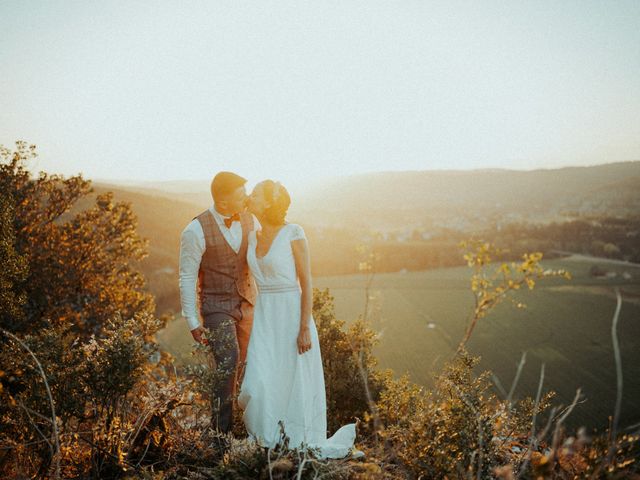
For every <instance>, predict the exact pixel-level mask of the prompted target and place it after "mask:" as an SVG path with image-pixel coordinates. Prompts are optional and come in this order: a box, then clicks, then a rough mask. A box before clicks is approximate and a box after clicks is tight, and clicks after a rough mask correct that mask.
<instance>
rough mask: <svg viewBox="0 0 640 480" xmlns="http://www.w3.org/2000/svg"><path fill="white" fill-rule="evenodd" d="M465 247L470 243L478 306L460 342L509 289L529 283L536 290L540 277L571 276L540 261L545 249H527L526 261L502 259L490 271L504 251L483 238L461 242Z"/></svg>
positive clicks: (466, 256)
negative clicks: (544, 266)
mask: <svg viewBox="0 0 640 480" xmlns="http://www.w3.org/2000/svg"><path fill="white" fill-rule="evenodd" d="M460 246H461V247H468V248H469V251H468V252H467V253H465V254H464V259H465V260H466V261H467V265H468V266H469V267H471V268H473V270H474V273H473V275H472V276H471V291H472V292H473V296H474V299H475V307H474V310H473V312H472V314H471V318H470V320H469V324H468V326H467V330H466V332H465V334H464V337H463V338H462V341H461V342H460V347H461V348H462V347H464V346H465V344H466V343H467V341H468V340H469V338H470V337H471V333H472V332H473V329H474V327H475V326H476V324H477V323H478V321H479V320H480V319H481V318H483V317H484V316H485V315H486V314H487V313H488V312H489V311H491V310H492V309H493V308H495V307H496V305H498V304H499V303H500V302H502V301H503V300H504V299H505V298H509V297H508V295H509V293H511V292H513V291H515V290H519V289H520V288H522V287H524V286H526V287H528V288H529V290H533V287H534V286H535V284H536V280H538V279H542V278H548V277H563V278H566V279H570V278H571V275H570V274H569V272H568V271H566V270H562V269H560V270H544V269H543V268H542V266H541V265H540V260H542V253H540V252H535V253H525V254H523V255H522V262H520V263H518V264H517V263H516V262H511V263H505V262H503V263H501V264H500V265H499V266H497V267H495V268H494V270H493V272H492V273H489V272H488V271H487V270H488V266H489V264H490V262H491V260H492V256H494V255H497V254H500V253H502V252H501V251H500V250H499V249H497V248H496V247H495V246H493V245H491V244H490V243H488V242H484V241H481V240H471V241H469V242H461V243H460ZM516 306H517V307H518V308H524V307H525V305H524V304H523V303H520V302H517V303H516Z"/></svg>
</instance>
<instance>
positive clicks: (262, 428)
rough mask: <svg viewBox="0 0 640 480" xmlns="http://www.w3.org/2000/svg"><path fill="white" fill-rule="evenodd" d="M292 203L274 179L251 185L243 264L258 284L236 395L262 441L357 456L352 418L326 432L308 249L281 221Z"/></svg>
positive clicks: (298, 232)
mask: <svg viewBox="0 0 640 480" xmlns="http://www.w3.org/2000/svg"><path fill="white" fill-rule="evenodd" d="M290 203H291V200H290V197H289V194H288V192H287V190H286V189H285V188H284V186H282V185H281V184H280V183H279V182H273V181H272V180H265V181H263V182H261V183H259V184H258V185H256V186H255V188H254V190H253V192H252V193H251V197H250V198H249V210H250V211H251V213H253V214H254V215H255V216H256V217H257V218H258V220H259V221H260V224H261V225H262V229H261V230H259V231H257V232H256V231H252V232H250V234H249V248H248V252H247V263H248V264H249V268H250V269H251V273H252V274H253V276H254V278H255V280H256V284H257V286H258V292H259V293H258V298H257V301H256V304H255V309H254V317H253V327H252V331H251V337H250V339H249V346H248V350H247V364H246V370H245V372H244V377H243V380H242V384H241V386H240V391H239V395H238V403H239V405H240V407H242V408H243V409H244V412H243V419H244V423H245V426H246V428H247V431H248V432H249V435H250V437H251V438H252V439H253V440H254V441H256V442H258V444H260V445H261V446H263V447H270V448H272V447H275V446H276V445H277V444H278V443H279V442H280V441H281V429H280V425H279V422H282V424H283V427H284V433H285V435H286V436H287V437H289V448H296V449H297V448H305V447H312V448H313V449H316V455H317V456H319V457H320V458H342V457H345V456H347V455H350V454H352V455H354V456H361V455H362V453H361V452H360V451H357V450H355V449H354V448H353V444H354V441H355V436H356V430H355V427H356V425H355V423H350V424H348V425H344V426H343V427H341V428H340V429H338V431H337V432H336V433H335V434H334V435H333V436H331V437H330V438H327V416H326V415H327V406H326V393H325V384H324V372H323V369H322V357H321V352H320V344H319V341H318V332H317V330H316V325H315V322H314V319H313V317H312V314H311V308H312V288H311V273H310V265H309V251H308V246H307V240H306V237H305V233H304V230H303V229H302V227H301V226H300V225H297V224H295V223H286V222H285V215H286V212H287V209H288V208H289V204H290Z"/></svg>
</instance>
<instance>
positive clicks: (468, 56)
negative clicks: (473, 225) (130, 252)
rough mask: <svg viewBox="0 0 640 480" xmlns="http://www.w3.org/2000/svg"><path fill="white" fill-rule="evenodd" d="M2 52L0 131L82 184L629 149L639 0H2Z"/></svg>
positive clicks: (568, 158) (519, 159) (636, 153)
mask: <svg viewBox="0 0 640 480" xmlns="http://www.w3.org/2000/svg"><path fill="white" fill-rule="evenodd" d="M0 61H1V65H2V66H1V71H2V74H1V75H0V143H3V144H5V145H6V146H11V145H12V144H13V142H14V140H16V139H25V140H27V141H29V142H32V143H36V144H37V145H38V149H39V152H40V159H39V161H38V163H37V165H36V168H38V169H44V170H47V171H51V172H60V173H64V174H73V173H78V172H83V173H84V174H85V175H86V176H87V177H89V178H94V179H95V178H98V179H136V180H145V179H147V180H174V179H203V178H206V179H208V178H210V177H211V176H212V174H213V173H215V172H216V171H218V170H221V169H227V170H234V171H237V172H238V173H240V174H242V175H244V176H246V177H248V178H249V179H250V180H251V181H256V180H258V179H261V178H265V177H271V178H275V179H280V180H282V181H283V182H286V183H291V182H297V183H298V184H300V183H304V182H305V181H306V180H308V179H316V178H322V177H324V176H328V175H344V174H351V173H358V172H365V171H377V170H424V169H443V168H454V169H469V168H483V167H510V168H526V169H529V168H536V167H555V166H561V165H579V164H595V163H605V162H612V161H620V160H637V159H640V1H638V0H632V1H605V0H603V1H600V2H591V1H586V0H580V1H575V2H574V1H569V0H561V1H560V0H559V1H553V2H551V1H542V0H535V1H531V2H517V1H514V0H508V1H505V2H485V1H469V2H455V1H451V0H443V1H441V2H429V1H425V0H419V1H415V0H414V1H412V0H404V1H391V0H385V1H375V0H365V1H362V2H360V1H349V0H336V1H322V0H313V1H302V0H296V1H291V2H284V1H280V2H270V1H265V0H254V1H252V2H245V1H239V0H233V1H213V0H211V1H206V2H201V3H199V2H194V1H190V2H177V1H176V2H169V1H160V0H157V1H149V2H143V1H130V0H127V1H122V2H115V1H105V0H101V1H95V2H94V1H87V0H81V1H53V0H43V1H39V2H36V1H26V0H15V1H8V0H3V1H0ZM286 183H285V184H286Z"/></svg>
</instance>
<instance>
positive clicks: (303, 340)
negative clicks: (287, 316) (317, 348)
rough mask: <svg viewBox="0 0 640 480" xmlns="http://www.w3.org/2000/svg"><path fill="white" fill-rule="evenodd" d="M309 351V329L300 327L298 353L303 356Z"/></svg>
mask: <svg viewBox="0 0 640 480" xmlns="http://www.w3.org/2000/svg"><path fill="white" fill-rule="evenodd" d="M310 349H311V333H310V332H309V327H300V333H298V353H299V354H303V353H305V352H306V351H308V350H310Z"/></svg>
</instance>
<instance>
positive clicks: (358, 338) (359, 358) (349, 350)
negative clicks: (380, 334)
mask: <svg viewBox="0 0 640 480" xmlns="http://www.w3.org/2000/svg"><path fill="white" fill-rule="evenodd" d="M313 318H314V320H315V322H316V326H317V328H318V336H319V337H320V351H321V352H322V365H323V369H324V378H325V389H326V392H327V425H328V428H329V431H330V432H334V431H336V430H337V429H338V428H340V426H342V425H344V424H345V423H350V422H353V421H354V418H359V419H362V418H364V416H365V414H367V413H371V408H372V407H373V408H375V407H374V402H375V401H376V400H377V399H378V396H379V395H380V392H381V391H382V389H383V387H384V381H385V379H386V378H388V377H389V375H390V372H381V371H379V370H378V369H377V368H376V367H377V361H376V359H375V357H374V356H373V353H372V350H373V347H374V345H375V344H376V343H377V337H376V334H375V332H373V331H372V330H370V329H369V328H368V326H367V324H366V323H365V322H364V320H362V319H358V320H356V321H355V322H353V323H352V324H351V325H350V326H349V328H348V329H346V328H345V322H344V321H343V320H339V319H337V318H336V316H335V312H334V305H333V297H332V296H331V294H330V293H329V290H318V289H314V292H313ZM365 384H366V388H365ZM367 391H368V392H369V395H367Z"/></svg>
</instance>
